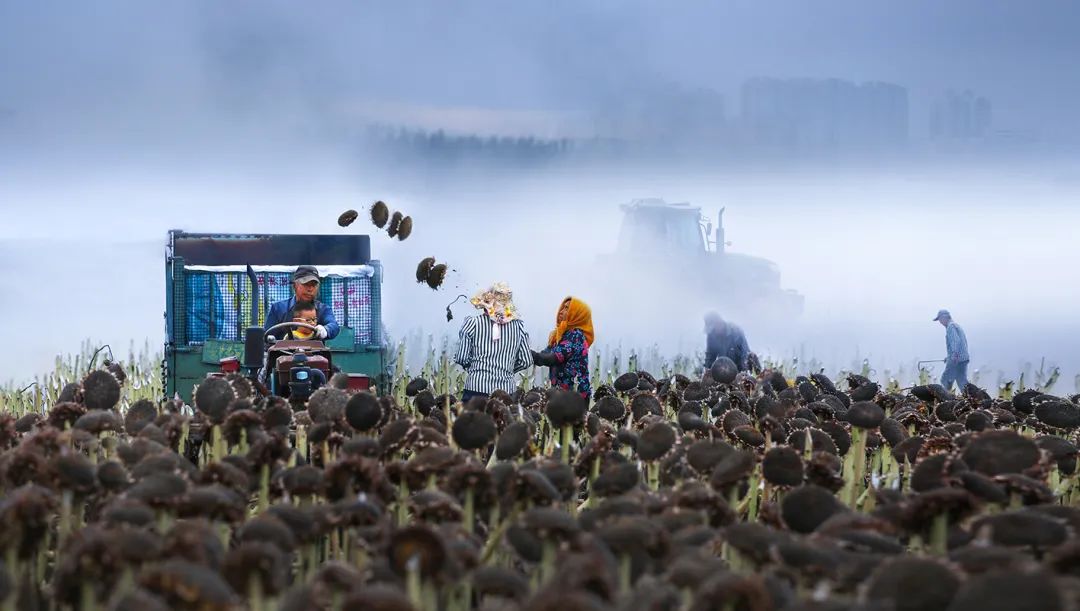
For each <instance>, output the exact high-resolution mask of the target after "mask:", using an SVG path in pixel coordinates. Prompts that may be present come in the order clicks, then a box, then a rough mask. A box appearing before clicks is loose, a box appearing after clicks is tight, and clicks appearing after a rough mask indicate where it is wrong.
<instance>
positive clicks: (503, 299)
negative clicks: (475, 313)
mask: <svg viewBox="0 0 1080 611" xmlns="http://www.w3.org/2000/svg"><path fill="white" fill-rule="evenodd" d="M469 302H470V303H472V304H473V306H475V307H476V309H478V310H481V311H483V312H484V313H485V314H487V317H488V319H489V320H491V325H492V326H491V334H492V337H493V339H495V340H496V341H498V339H499V337H500V336H501V333H500V327H501V326H502V325H505V324H506V323H508V322H510V321H512V320H516V319H517V318H518V311H517V307H516V306H515V305H514V292H513V291H511V290H510V286H509V285H507V284H506V283H505V282H496V283H495V284H492V285H491V286H490V287H488V288H487V289H485V290H483V291H480V292H479V293H477V294H475V295H473V297H472V299H470V300H469Z"/></svg>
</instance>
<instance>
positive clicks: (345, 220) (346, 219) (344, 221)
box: [337, 209, 360, 227]
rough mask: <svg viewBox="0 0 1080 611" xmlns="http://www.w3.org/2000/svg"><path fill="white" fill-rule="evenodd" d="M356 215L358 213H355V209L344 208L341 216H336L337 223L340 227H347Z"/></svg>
mask: <svg viewBox="0 0 1080 611" xmlns="http://www.w3.org/2000/svg"><path fill="white" fill-rule="evenodd" d="M358 216H360V214H359V213H357V212H356V210H351V209H350V210H346V211H345V212H342V213H341V216H339V217H337V224H338V225H339V226H341V227H348V226H349V225H352V224H353V221H355V220H356V217H358Z"/></svg>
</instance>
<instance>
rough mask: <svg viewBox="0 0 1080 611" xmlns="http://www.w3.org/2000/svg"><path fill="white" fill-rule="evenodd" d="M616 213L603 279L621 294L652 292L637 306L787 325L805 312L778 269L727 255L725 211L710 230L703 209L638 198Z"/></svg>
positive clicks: (742, 256) (757, 259)
mask: <svg viewBox="0 0 1080 611" xmlns="http://www.w3.org/2000/svg"><path fill="white" fill-rule="evenodd" d="M621 209H622V212H623V220H622V226H621V228H620V231H619V238H618V246H617V249H616V252H615V253H613V254H608V255H604V256H602V257H601V258H600V260H599V263H600V265H601V268H602V269H603V270H604V273H603V274H602V275H601V276H602V277H606V278H609V279H612V278H614V279H616V280H617V281H618V282H619V283H620V284H621V287H620V290H619V291H617V293H618V294H625V293H626V291H627V290H634V289H637V288H641V289H644V290H649V295H650V298H649V299H648V300H639V301H647V302H648V303H646V304H643V305H646V306H649V307H653V308H654V309H656V310H657V311H658V312H662V311H664V309H667V308H672V307H675V308H679V309H680V310H682V311H686V310H690V311H694V316H697V315H699V314H700V312H701V311H707V310H713V309H715V310H718V311H721V312H724V314H725V315H728V314H731V315H732V316H734V317H740V316H741V317H748V316H758V317H760V316H766V317H768V318H770V319H774V320H777V319H789V320H790V319H792V318H795V317H797V316H799V315H800V314H801V313H802V309H803V296H802V295H800V294H799V293H797V292H795V291H793V290H790V289H782V288H781V287H780V271H779V269H778V268H777V267H776V264H775V263H773V262H771V261H768V260H766V259H762V258H760V257H754V256H750V255H745V254H741V253H734V252H730V251H728V250H727V248H726V247H727V246H728V243H727V242H725V234H724V225H723V222H724V221H723V219H724V216H723V215H724V210H723V209H721V210H720V214H719V215H718V218H717V221H718V222H717V225H716V228H715V230H714V229H713V227H712V222H711V221H710V220H708V219H707V217H705V216H704V215H703V214H702V212H701V208H698V207H694V206H691V205H690V204H688V203H672V204H669V203H667V202H665V201H664V200H662V199H638V200H633V201H632V202H630V203H629V204H625V205H623V206H621ZM626 303H627V301H626V300H623V301H622V305H624V306H625V305H626ZM667 311H669V312H670V311H671V310H670V309H668V310H667Z"/></svg>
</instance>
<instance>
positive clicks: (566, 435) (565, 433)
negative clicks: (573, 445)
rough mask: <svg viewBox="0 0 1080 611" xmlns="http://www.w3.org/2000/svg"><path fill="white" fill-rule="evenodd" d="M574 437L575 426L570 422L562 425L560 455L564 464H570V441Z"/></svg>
mask: <svg viewBox="0 0 1080 611" xmlns="http://www.w3.org/2000/svg"><path fill="white" fill-rule="evenodd" d="M573 437H574V427H573V426H572V425H569V424H564V425H563V426H562V440H561V441H560V446H561V447H560V448H559V450H560V456H561V459H562V462H563V464H570V441H571V439H573Z"/></svg>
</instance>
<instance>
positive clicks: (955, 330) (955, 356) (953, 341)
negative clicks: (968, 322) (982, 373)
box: [945, 321, 971, 363]
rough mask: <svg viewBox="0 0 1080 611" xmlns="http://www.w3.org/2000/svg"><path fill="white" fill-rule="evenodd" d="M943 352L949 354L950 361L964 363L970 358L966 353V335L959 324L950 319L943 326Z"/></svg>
mask: <svg viewBox="0 0 1080 611" xmlns="http://www.w3.org/2000/svg"><path fill="white" fill-rule="evenodd" d="M945 352H947V353H948V355H949V362H951V363H966V362H968V361H970V360H971V355H970V354H968V343H967V335H964V330H963V329H961V328H960V325H958V324H956V323H954V322H952V321H950V322H949V326H947V327H945Z"/></svg>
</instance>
